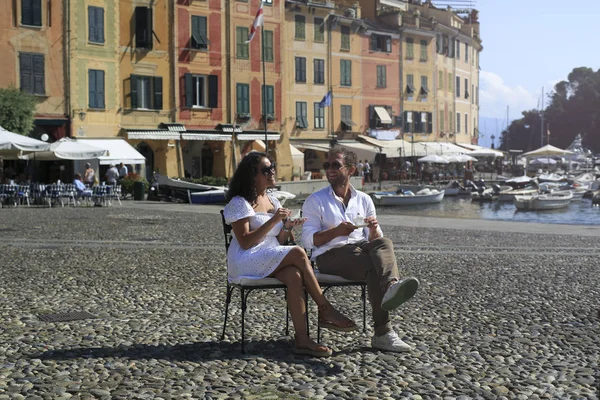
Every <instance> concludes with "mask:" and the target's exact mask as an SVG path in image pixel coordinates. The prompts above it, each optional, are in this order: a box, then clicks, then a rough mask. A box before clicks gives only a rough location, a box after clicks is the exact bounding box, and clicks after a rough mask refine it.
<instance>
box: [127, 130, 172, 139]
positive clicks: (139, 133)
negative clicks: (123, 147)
mask: <svg viewBox="0 0 600 400" xmlns="http://www.w3.org/2000/svg"><path fill="white" fill-rule="evenodd" d="M180 136H181V134H180V133H179V132H173V131H169V130H166V129H151V130H130V129H128V130H127V139H145V140H179V138H180Z"/></svg>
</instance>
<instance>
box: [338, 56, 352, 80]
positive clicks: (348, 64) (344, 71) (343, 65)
mask: <svg viewBox="0 0 600 400" xmlns="http://www.w3.org/2000/svg"><path fill="white" fill-rule="evenodd" d="M340 86H352V61H350V60H340Z"/></svg>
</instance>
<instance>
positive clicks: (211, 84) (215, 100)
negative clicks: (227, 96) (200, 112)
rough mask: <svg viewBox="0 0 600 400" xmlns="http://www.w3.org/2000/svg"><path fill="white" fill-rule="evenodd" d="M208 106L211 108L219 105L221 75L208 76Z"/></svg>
mask: <svg viewBox="0 0 600 400" xmlns="http://www.w3.org/2000/svg"><path fill="white" fill-rule="evenodd" d="M208 106H209V107H210V108H218V107H219V77H218V76H217V75H209V76H208Z"/></svg>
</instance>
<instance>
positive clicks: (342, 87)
mask: <svg viewBox="0 0 600 400" xmlns="http://www.w3.org/2000/svg"><path fill="white" fill-rule="evenodd" d="M359 13H360V9H359V8H358V7H357V6H356V7H352V8H348V7H343V6H339V5H338V6H336V4H334V3H333V2H325V1H323V2H320V1H319V2H310V3H306V2H302V1H294V0H287V1H286V12H285V24H284V26H283V29H284V32H285V34H284V36H283V42H282V48H283V49H284V54H285V55H284V57H283V63H284V67H283V68H284V70H285V71H286V73H285V74H284V78H283V87H284V97H283V108H284V110H285V114H286V115H287V117H288V118H286V119H285V120H284V121H283V132H284V136H286V137H289V138H290V139H291V143H292V145H293V146H294V147H297V148H299V149H301V150H303V152H304V166H303V167H304V168H306V170H312V171H319V170H320V169H321V166H322V164H323V159H324V156H325V152H326V151H327V150H328V149H329V147H330V142H331V141H332V140H340V141H343V140H347V139H352V140H353V139H354V138H355V137H356V135H357V134H358V133H361V132H362V128H363V126H362V124H363V119H362V112H361V107H362V101H361V100H362V84H361V79H362V76H361V74H362V68H361V66H362V64H361V51H362V49H361V37H360V36H359V35H357V30H358V28H359V27H360V24H359V23H358V18H359ZM328 93H330V95H329V96H330V97H329V99H330V102H329V105H328V106H326V107H321V106H320V105H319V104H320V103H321V101H322V100H324V99H325V98H326V96H327V95H328ZM292 150H294V149H292ZM301 173H302V167H300V166H296V167H295V170H294V175H300V174H301Z"/></svg>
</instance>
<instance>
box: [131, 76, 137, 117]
mask: <svg viewBox="0 0 600 400" xmlns="http://www.w3.org/2000/svg"><path fill="white" fill-rule="evenodd" d="M137 83H138V77H137V76H136V75H131V78H130V79H129V93H130V98H131V108H132V109H133V108H138V92H137Z"/></svg>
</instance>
